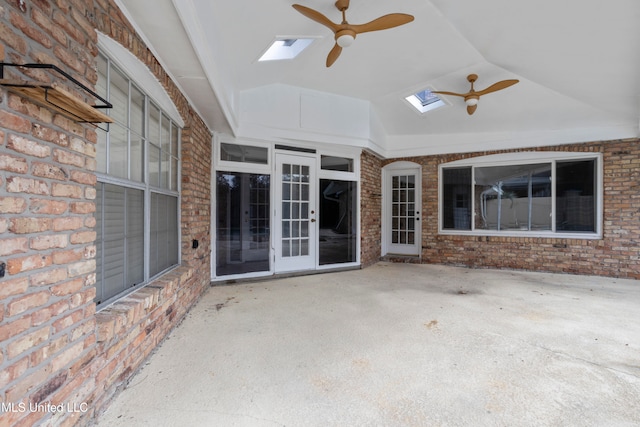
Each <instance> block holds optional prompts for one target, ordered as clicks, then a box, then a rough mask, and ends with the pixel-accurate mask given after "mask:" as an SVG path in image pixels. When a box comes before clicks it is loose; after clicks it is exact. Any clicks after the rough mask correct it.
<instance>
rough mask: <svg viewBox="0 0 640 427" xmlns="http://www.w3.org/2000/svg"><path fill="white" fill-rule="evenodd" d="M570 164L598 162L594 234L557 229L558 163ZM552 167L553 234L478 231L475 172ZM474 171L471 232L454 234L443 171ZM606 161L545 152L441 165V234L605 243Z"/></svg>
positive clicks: (584, 155)
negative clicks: (447, 215)
mask: <svg viewBox="0 0 640 427" xmlns="http://www.w3.org/2000/svg"><path fill="white" fill-rule="evenodd" d="M567 160H585V161H586V160H595V161H596V173H597V176H596V177H595V181H596V191H597V194H596V205H597V206H596V218H595V226H596V230H595V231H593V232H580V231H577V232H563V231H560V232H557V231H555V229H556V217H555V216H556V186H555V183H556V163H557V162H561V161H567ZM535 163H549V164H551V182H552V196H551V200H552V202H551V203H552V206H551V215H552V218H551V226H552V229H551V230H548V231H547V230H535V231H529V230H523V231H520V230H477V229H474V225H475V215H476V212H475V192H474V191H473V188H474V187H475V168H477V167H493V166H513V165H514V164H522V165H525V164H535ZM461 167H471V183H470V185H471V188H472V191H471V202H470V203H471V226H472V229H471V230H454V229H448V228H447V229H445V228H444V227H443V223H444V213H443V209H444V203H443V198H444V189H443V170H444V169H447V168H461ZM603 172H604V167H603V161H602V153H593V152H561V151H541V152H516V153H503V154H492V155H488V156H482V157H472V158H469V159H462V160H456V161H453V162H449V163H442V164H440V165H438V234H442V235H468V236H501V237H542V238H560V239H602V236H603V230H602V224H603V210H604V208H603V200H604V197H603V193H604V185H603Z"/></svg>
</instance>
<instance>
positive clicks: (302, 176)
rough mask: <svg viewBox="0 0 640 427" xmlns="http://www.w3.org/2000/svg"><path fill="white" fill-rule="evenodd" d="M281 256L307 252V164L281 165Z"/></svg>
mask: <svg viewBox="0 0 640 427" xmlns="http://www.w3.org/2000/svg"><path fill="white" fill-rule="evenodd" d="M281 172H282V219H281V221H282V224H281V225H282V235H281V236H280V238H281V240H282V256H283V257H294V256H301V255H308V254H309V249H308V248H309V243H308V241H307V242H306V243H303V242H302V239H303V238H304V237H307V236H308V233H309V224H308V221H309V218H310V216H309V215H310V212H309V185H310V184H309V174H310V168H309V166H301V165H296V164H283V165H282V171H281Z"/></svg>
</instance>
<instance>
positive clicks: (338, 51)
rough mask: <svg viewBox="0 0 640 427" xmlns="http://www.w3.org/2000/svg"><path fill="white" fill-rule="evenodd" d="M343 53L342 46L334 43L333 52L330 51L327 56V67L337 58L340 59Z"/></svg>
mask: <svg viewBox="0 0 640 427" xmlns="http://www.w3.org/2000/svg"><path fill="white" fill-rule="evenodd" d="M341 53H342V47H340V45H338V43H336V44H335V45H333V49H331V52H329V56H327V67H331V66H332V65H333V63H334V62H336V59H338V57H339V56H340V54H341Z"/></svg>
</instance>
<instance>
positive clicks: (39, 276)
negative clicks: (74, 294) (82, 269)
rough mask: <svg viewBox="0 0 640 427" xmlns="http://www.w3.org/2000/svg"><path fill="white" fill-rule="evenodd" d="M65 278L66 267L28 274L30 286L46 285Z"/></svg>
mask: <svg viewBox="0 0 640 427" xmlns="http://www.w3.org/2000/svg"><path fill="white" fill-rule="evenodd" d="M66 278H67V269H66V268H55V269H53V270H47V271H44V272H42V273H34V274H31V275H30V279H31V286H47V285H52V284H54V283H57V282H59V281H61V280H65V279H66Z"/></svg>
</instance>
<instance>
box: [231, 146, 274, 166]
mask: <svg viewBox="0 0 640 427" xmlns="http://www.w3.org/2000/svg"><path fill="white" fill-rule="evenodd" d="M220 160H226V161H229V162H244V163H256V164H259V165H266V164H268V163H269V149H268V148H267V147H255V146H252V145H240V144H229V143H225V142H222V143H220Z"/></svg>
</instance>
